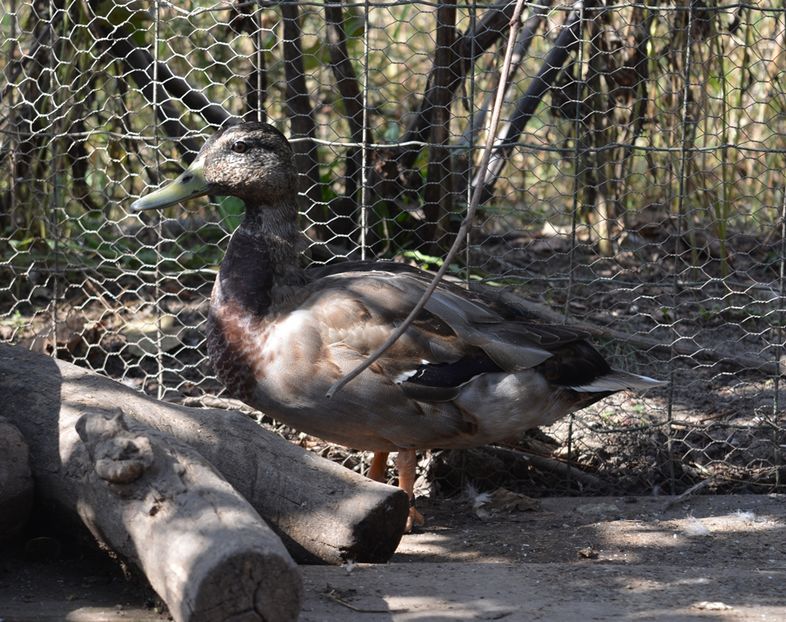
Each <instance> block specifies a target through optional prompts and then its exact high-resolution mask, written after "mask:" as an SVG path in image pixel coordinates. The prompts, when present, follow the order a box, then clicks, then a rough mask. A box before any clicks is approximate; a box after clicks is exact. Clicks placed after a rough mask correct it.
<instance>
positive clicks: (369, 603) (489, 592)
mask: <svg viewBox="0 0 786 622" xmlns="http://www.w3.org/2000/svg"><path fill="white" fill-rule="evenodd" d="M784 501H786V497H784V496H783V495H723V496H698V497H694V498H690V499H688V500H684V501H682V502H678V503H674V497H595V498H548V499H542V500H539V501H535V502H534V503H532V502H530V501H529V500H527V499H524V498H522V497H517V496H515V495H497V494H495V495H492V496H491V497H490V498H489V499H487V498H486V497H474V498H467V497H461V498H456V499H448V500H441V501H430V500H427V499H425V500H422V501H421V503H420V504H419V507H420V509H421V511H422V512H423V513H424V514H425V515H426V518H427V524H426V527H425V528H424V529H423V530H422V531H420V532H419V533H416V534H412V535H409V536H405V537H404V539H403V540H402V543H401V545H400V547H399V550H398V552H397V553H396V555H395V556H394V558H393V560H392V561H391V563H389V564H381V565H369V564H363V565H352V564H347V565H344V566H342V567H331V566H304V567H302V571H303V576H304V580H305V584H306V600H305V604H304V609H303V613H302V615H301V620H302V621H303V622H331V621H344V620H364V621H368V622H375V621H377V620H379V621H382V620H394V621H410V620H500V619H504V620H522V621H523V620H549V621H552V622H561V621H565V622H568V621H574V620H575V621H577V622H578V621H584V620H636V621H640V620H658V621H664V622H665V621H670V622H671V621H677V622H679V621H686V622H687V621H690V622H693V621H698V620H713V621H723V622H725V621H740V622H741V621H748V620H771V621H776V620H783V619H786V593H784V591H783V584H784V581H786V503H784ZM525 508H531V509H525ZM157 608H158V609H157ZM0 619H2V620H3V621H4V622H11V621H20V622H22V621H24V622H32V621H33V620H64V619H67V620H70V621H73V622H93V621H98V620H101V621H107V622H117V621H118V620H140V621H141V622H149V621H154V620H155V621H160V620H165V619H167V616H166V612H165V611H162V610H161V609H160V604H159V601H158V599H157V598H156V597H155V595H154V594H153V593H152V592H151V591H150V590H149V588H147V587H145V586H144V584H142V583H140V582H139V581H136V580H134V579H130V580H129V579H125V578H124V577H123V575H122V574H121V573H120V572H119V570H118V566H117V564H116V563H114V562H109V561H107V560H105V559H102V558H100V557H97V556H96V555H95V554H90V555H85V554H79V555H76V556H75V555H74V554H70V555H69V556H67V557H61V558H58V559H53V560H52V559H50V560H48V561H33V560H31V559H30V558H29V556H27V557H26V556H25V555H24V554H22V553H19V552H18V553H16V554H14V555H7V556H6V557H5V558H4V559H3V561H2V562H0Z"/></svg>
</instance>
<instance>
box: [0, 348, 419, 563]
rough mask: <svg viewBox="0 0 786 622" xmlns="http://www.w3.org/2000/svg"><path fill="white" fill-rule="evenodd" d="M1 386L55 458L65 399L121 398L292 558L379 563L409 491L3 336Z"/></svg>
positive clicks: (396, 534) (87, 403)
mask: <svg viewBox="0 0 786 622" xmlns="http://www.w3.org/2000/svg"><path fill="white" fill-rule="evenodd" d="M31 386H34V387H36V390H35V391H34V392H32V391H30V390H29V387H31ZM0 394H2V395H4V397H5V405H6V407H7V408H6V409H7V410H9V412H10V413H14V412H15V413H17V414H16V415H14V417H15V418H18V419H20V420H21V421H15V423H17V425H19V427H20V429H22V431H23V433H24V434H25V436H26V437H27V439H28V442H29V443H31V449H32V450H33V451H34V452H35V454H36V455H38V454H39V453H42V452H43V454H45V455H49V456H52V458H51V460H52V461H55V462H56V461H57V460H59V457H58V456H59V450H58V448H57V447H56V446H50V444H51V443H56V442H57V438H58V432H57V427H58V425H60V424H58V418H60V417H61V416H62V415H61V413H62V412H64V409H66V410H67V409H69V408H71V409H73V408H81V409H87V410H90V409H93V410H94V409H97V408H98V409H106V408H112V407H119V408H121V409H122V411H123V413H124V415H125V418H127V419H128V420H131V421H135V422H138V423H139V424H142V425H145V426H148V427H149V428H152V429H154V430H158V431H160V432H164V433H166V434H168V435H171V436H173V437H175V438H176V439H178V440H180V441H182V442H184V443H187V444H188V445H190V446H191V447H192V448H193V449H195V450H196V451H198V452H199V453H200V454H201V455H202V456H203V457H204V458H206V459H207V460H209V461H210V463H211V464H212V465H213V466H214V467H216V468H217V469H218V470H219V471H220V472H221V473H222V475H223V476H224V477H225V478H226V480H227V481H228V482H229V483H230V484H231V485H232V486H233V487H234V488H235V489H236V490H237V491H238V492H239V493H240V494H241V495H243V496H244V497H245V498H246V499H247V500H248V501H249V502H250V503H251V505H252V506H253V507H254V508H255V509H256V510H257V511H258V512H259V513H260V514H261V515H262V516H263V517H264V518H265V519H267V520H268V521H269V522H270V524H271V527H273V529H274V530H275V531H276V532H277V533H278V534H279V536H281V538H282V539H283V540H284V543H285V545H286V546H287V548H288V549H289V551H290V553H291V554H292V555H293V556H294V557H295V559H296V560H298V561H301V562H311V563H314V562H326V563H342V562H343V561H346V560H348V559H351V560H355V561H363V562H385V561H387V560H388V559H389V558H390V557H391V556H392V555H393V553H394V552H395V550H396V547H397V546H398V543H399V540H400V539H401V536H402V534H403V532H404V526H405V523H406V518H407V514H408V505H409V500H408V498H407V495H406V494H405V493H404V492H403V491H401V490H400V489H397V488H394V487H392V486H387V485H384V484H379V483H376V482H372V481H370V480H368V479H366V478H364V477H362V476H360V475H357V474H356V473H353V472H352V471H350V470H348V469H345V468H343V467H341V466H340V465H337V464H335V463H333V462H330V461H328V460H325V459H323V458H320V457H319V456H317V455H315V454H313V453H310V452H307V451H305V450H303V449H301V448H299V447H296V446H294V445H292V444H291V443H288V442H287V441H285V440H284V439H282V438H280V437H279V436H277V435H275V434H272V433H270V432H267V431H266V430H264V429H263V428H261V427H260V426H258V425H257V424H256V423H254V422H253V421H252V420H251V419H249V418H248V417H247V416H245V415H242V414H240V413H237V412H233V411H225V410H216V409H196V408H188V407H185V406H178V405H175V404H168V403H165V402H159V401H157V400H155V399H153V398H150V397H147V396H145V395H142V394H140V393H137V392H136V391H134V390H133V389H130V388H128V387H125V386H123V385H121V384H119V383H117V382H115V381H113V380H110V379H109V378H105V377H103V376H100V375H98V374H95V373H93V372H90V371H87V370H84V369H81V368H79V367H76V366H74V365H71V364H69V363H65V362H62V361H56V360H53V359H50V358H48V357H45V356H41V355H37V354H34V353H31V352H29V351H27V350H23V349H21V348H15V347H11V346H7V345H0ZM72 427H73V426H72ZM36 430H41V431H40V432H38V433H37V434H35V435H34V433H35V432H36ZM44 432H46V434H45V433H44ZM33 439H37V440H36V444H35V445H33ZM38 462H39V459H38V458H37V457H36V458H35V459H34V464H38ZM44 468H45V467H44ZM45 472H46V471H45ZM52 482H53V485H54V484H56V482H57V480H56V479H54V480H52ZM46 492H48V493H51V492H52V491H46ZM50 496H51V494H50Z"/></svg>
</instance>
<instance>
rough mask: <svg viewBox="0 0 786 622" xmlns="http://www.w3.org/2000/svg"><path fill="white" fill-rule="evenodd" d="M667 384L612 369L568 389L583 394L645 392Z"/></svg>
mask: <svg viewBox="0 0 786 622" xmlns="http://www.w3.org/2000/svg"><path fill="white" fill-rule="evenodd" d="M666 384H668V383H667V382H665V381H663V380H656V379H655V378H650V377H649V376H640V375H639V374H631V373H629V372H626V371H619V370H616V369H612V370H611V371H610V372H609V373H607V374H604V375H603V376H600V377H599V378H596V379H595V380H593V381H592V382H590V383H589V384H583V385H581V386H575V387H570V388H571V389H573V390H574V391H580V392H584V393H600V392H606V391H645V390H646V389H652V388H654V387H662V386H664V385H666Z"/></svg>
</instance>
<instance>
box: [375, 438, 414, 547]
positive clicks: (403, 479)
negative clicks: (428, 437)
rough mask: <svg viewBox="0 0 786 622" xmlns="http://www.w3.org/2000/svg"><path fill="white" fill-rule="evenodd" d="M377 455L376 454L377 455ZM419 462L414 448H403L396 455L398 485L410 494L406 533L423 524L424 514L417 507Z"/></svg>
mask: <svg viewBox="0 0 786 622" xmlns="http://www.w3.org/2000/svg"><path fill="white" fill-rule="evenodd" d="M375 457H376V456H375ZM417 464H418V457H417V453H416V452H415V450H414V449H402V450H400V451H399V452H398V455H396V468H397V469H398V486H399V488H401V489H402V490H403V491H404V492H406V493H407V494H408V495H409V517H408V518H407V527H406V533H410V532H411V531H412V528H413V527H414V526H415V525H423V523H425V520H424V519H423V515H422V514H421V513H420V512H418V511H417V510H416V509H415V467H416V466H417Z"/></svg>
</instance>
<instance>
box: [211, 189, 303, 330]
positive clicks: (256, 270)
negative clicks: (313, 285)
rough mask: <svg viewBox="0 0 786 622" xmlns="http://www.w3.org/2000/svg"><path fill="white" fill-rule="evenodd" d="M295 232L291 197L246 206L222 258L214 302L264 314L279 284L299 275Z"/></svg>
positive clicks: (296, 230) (300, 270) (295, 223)
mask: <svg viewBox="0 0 786 622" xmlns="http://www.w3.org/2000/svg"><path fill="white" fill-rule="evenodd" d="M297 236H298V229H297V207H296V204H295V202H294V201H293V202H292V203H291V204H286V205H284V206H280V205H277V206H275V207H273V206H267V205H264V206H257V207H255V208H253V209H247V210H246V216H245V218H244V220H243V222H242V223H241V225H240V226H239V227H238V228H237V230H236V231H235V233H234V234H233V235H232V239H231V240H230V242H229V247H228V248H227V252H226V255H225V256H224V260H223V261H222V262H221V268H220V270H219V274H218V279H217V281H216V288H215V290H214V293H213V295H214V303H218V304H235V305H239V306H240V307H241V308H243V309H244V310H245V311H249V312H251V313H254V314H256V315H263V314H265V313H266V312H267V310H268V309H269V308H270V306H271V304H272V303H273V301H274V298H275V291H276V289H277V288H278V287H282V286H285V285H291V284H294V283H296V282H298V281H299V280H300V279H301V276H302V269H301V268H300V264H299V261H298V259H299V258H298V255H297V251H296V249H295V244H296V240H297Z"/></svg>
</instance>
